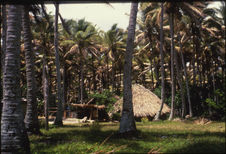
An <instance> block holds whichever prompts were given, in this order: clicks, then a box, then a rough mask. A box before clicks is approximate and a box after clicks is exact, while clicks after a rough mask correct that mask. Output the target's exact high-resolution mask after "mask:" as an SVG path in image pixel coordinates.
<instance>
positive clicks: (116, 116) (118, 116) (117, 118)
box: [112, 113, 121, 121]
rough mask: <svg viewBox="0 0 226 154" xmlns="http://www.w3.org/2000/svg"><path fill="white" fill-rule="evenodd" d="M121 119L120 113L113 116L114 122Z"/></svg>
mask: <svg viewBox="0 0 226 154" xmlns="http://www.w3.org/2000/svg"><path fill="white" fill-rule="evenodd" d="M120 118H121V114H120V113H114V114H113V115H112V120H117V121H120Z"/></svg>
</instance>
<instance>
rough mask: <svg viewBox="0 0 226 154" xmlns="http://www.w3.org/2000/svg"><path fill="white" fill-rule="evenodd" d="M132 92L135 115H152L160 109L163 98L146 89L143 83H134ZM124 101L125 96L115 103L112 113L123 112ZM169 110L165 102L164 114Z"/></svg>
mask: <svg viewBox="0 0 226 154" xmlns="http://www.w3.org/2000/svg"><path fill="white" fill-rule="evenodd" d="M132 94H133V112H134V116H135V117H147V116H151V117H152V116H154V115H155V114H156V113H157V112H158V111H159V109H160V105H161V100H160V99H159V98H158V96H156V95H155V94H154V93H152V92H151V91H150V90H148V89H146V88H145V87H143V86H142V85H138V84H134V85H132ZM122 102H123V98H121V99H120V100H118V101H117V102H116V103H115V104H114V109H113V111H112V114H113V113H117V112H119V111H120V113H121V110H122ZM168 112H170V108H169V107H168V106H167V105H166V104H164V106H163V109H162V114H165V113H168Z"/></svg>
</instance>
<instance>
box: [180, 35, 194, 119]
mask: <svg viewBox="0 0 226 154" xmlns="http://www.w3.org/2000/svg"><path fill="white" fill-rule="evenodd" d="M179 37H180V36H179ZM179 45H180V55H181V60H182V65H183V68H184V76H185V82H186V91H187V97H188V105H189V116H190V117H192V116H193V113H192V104H191V97H190V91H189V85H188V76H187V68H186V65H185V62H184V55H183V53H182V44H181V39H179Z"/></svg>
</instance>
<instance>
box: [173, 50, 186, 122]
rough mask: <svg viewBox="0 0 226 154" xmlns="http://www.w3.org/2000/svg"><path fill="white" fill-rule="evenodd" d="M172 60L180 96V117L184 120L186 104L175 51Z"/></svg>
mask: <svg viewBox="0 0 226 154" xmlns="http://www.w3.org/2000/svg"><path fill="white" fill-rule="evenodd" d="M174 59H175V63H176V72H177V81H178V84H179V87H180V96H181V101H182V112H181V117H182V118H184V117H185V112H186V104H185V98H184V91H183V89H184V88H183V85H182V81H183V78H182V76H181V70H180V68H179V64H178V58H177V51H174Z"/></svg>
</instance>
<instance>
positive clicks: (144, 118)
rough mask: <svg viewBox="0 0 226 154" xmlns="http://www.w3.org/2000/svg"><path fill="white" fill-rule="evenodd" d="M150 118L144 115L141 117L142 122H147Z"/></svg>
mask: <svg viewBox="0 0 226 154" xmlns="http://www.w3.org/2000/svg"><path fill="white" fill-rule="evenodd" d="M148 121H149V120H148V118H147V117H143V118H141V122H142V123H147V122H148Z"/></svg>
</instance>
